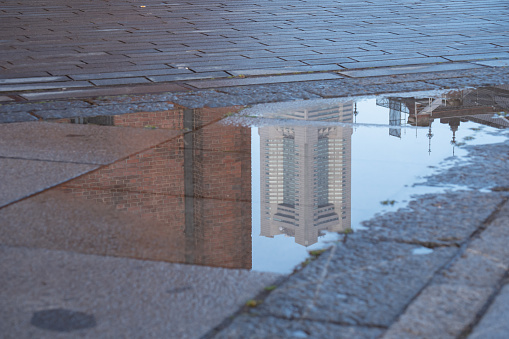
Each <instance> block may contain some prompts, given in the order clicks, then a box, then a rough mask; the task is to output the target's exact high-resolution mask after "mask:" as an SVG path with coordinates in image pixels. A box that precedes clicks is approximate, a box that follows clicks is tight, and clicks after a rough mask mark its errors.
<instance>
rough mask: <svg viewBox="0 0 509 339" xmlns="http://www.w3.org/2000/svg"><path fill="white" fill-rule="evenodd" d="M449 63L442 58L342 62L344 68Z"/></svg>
mask: <svg viewBox="0 0 509 339" xmlns="http://www.w3.org/2000/svg"><path fill="white" fill-rule="evenodd" d="M445 61H447V60H446V59H444V58H441V57H427V58H412V59H397V60H378V61H361V62H341V63H339V64H340V65H341V66H343V67H344V68H371V67H387V66H403V65H422V64H434V63H437V62H445Z"/></svg>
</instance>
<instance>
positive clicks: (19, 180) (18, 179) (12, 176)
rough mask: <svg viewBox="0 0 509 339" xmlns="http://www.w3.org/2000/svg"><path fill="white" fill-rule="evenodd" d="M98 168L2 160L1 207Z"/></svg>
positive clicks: (47, 162)
mask: <svg viewBox="0 0 509 339" xmlns="http://www.w3.org/2000/svg"><path fill="white" fill-rule="evenodd" d="M97 167H98V166H94V165H83V164H68V163H62V162H50V161H33V160H23V159H9V158H0V173H2V181H1V182H0V206H3V205H5V204H8V203H10V202H13V201H16V200H18V199H21V198H23V197H26V196H28V195H31V194H34V193H37V192H39V191H42V190H44V189H47V188H49V187H52V186H55V185H57V184H60V183H62V182H65V181H67V180H70V179H72V178H74V177H76V176H78V175H81V174H83V173H86V172H88V171H91V170H93V169H95V168H97Z"/></svg>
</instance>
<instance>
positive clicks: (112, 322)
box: [0, 246, 277, 338]
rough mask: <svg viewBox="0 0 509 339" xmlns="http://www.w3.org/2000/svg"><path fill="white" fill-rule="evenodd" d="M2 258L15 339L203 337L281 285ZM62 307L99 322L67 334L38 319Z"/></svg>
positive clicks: (48, 257)
mask: <svg viewBox="0 0 509 339" xmlns="http://www.w3.org/2000/svg"><path fill="white" fill-rule="evenodd" d="M0 255H1V257H2V260H1V262H0V284H1V286H2V289H1V291H0V300H1V303H2V307H1V308H0V318H1V319H2V335H3V336H7V337H8V338H34V337H37V338H55V337H63V336H80V337H81V336H84V337H91V338H92V337H93V338H108V337H109V338H111V337H125V338H141V337H144V338H146V337H152V338H199V337H201V336H203V335H204V334H205V333H207V332H208V331H209V330H211V329H212V328H214V327H215V326H217V325H219V324H220V323H221V322H222V321H223V319H224V318H226V317H228V316H230V315H231V314H232V313H234V312H236V311H237V310H238V308H239V307H241V306H242V305H243V304H244V303H245V302H246V300H248V299H250V298H252V297H253V296H254V295H256V294H257V293H258V292H259V291H260V290H262V289H263V287H265V286H267V285H271V284H272V283H273V282H274V280H275V279H277V276H276V275H274V274H267V273H257V272H249V271H247V270H232V269H229V270H228V269H221V268H210V267H204V266H192V265H178V264H170V263H163V262H152V261H141V260H134V259H125V258H114V257H100V256H95V255H83V254H76V253H69V252H63V251H48V250H40V249H27V248H14V247H6V246H0ZM59 309H60V310H67V312H73V314H75V315H80V314H81V315H82V317H83V316H87V315H88V317H89V318H90V317H93V319H94V320H95V323H94V322H90V321H89V322H88V325H89V326H84V328H83V329H80V330H74V331H71V332H62V331H55V330H53V331H49V330H45V329H41V328H40V327H41V325H43V324H41V322H40V321H39V322H37V321H34V318H36V316H37V315H38V314H41V313H43V312H46V313H48V312H49V311H51V310H59ZM53 312H54V311H53ZM60 312H61V313H62V311H60ZM46 319H47V318H46ZM31 320H32V323H31ZM61 320H62V319H61ZM63 320H65V319H63ZM45 322H46V324H48V323H50V324H51V322H50V321H49V320H46V321H45ZM37 325H39V326H37ZM62 325H63V326H65V327H67V328H69V327H70V325H72V324H70V323H69V322H67V323H63V324H62ZM65 327H64V328H65Z"/></svg>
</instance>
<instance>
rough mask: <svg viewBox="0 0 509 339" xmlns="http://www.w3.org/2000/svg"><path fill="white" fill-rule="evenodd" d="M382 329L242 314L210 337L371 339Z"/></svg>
mask: <svg viewBox="0 0 509 339" xmlns="http://www.w3.org/2000/svg"><path fill="white" fill-rule="evenodd" d="M382 333H383V330H381V329H378V328H370V327H359V326H341V325H336V324H332V323H323V322H317V321H309V320H299V321H295V320H293V321H292V320H287V319H281V318H275V317H251V316H247V315H242V316H240V317H238V318H236V319H235V320H234V322H233V323H232V324H231V325H230V326H228V328H227V329H226V330H225V331H222V332H220V333H219V334H218V335H216V336H215V337H214V338H218V339H219V338H221V339H223V338H224V339H226V338H231V339H236V338H252V339H276V338H307V339H321V338H330V337H334V338H338V339H350V338H356V339H375V338H378V337H379V336H380V335H381V334H382Z"/></svg>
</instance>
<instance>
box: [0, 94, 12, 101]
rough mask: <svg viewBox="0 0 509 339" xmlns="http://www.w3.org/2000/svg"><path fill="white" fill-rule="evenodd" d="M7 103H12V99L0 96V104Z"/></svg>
mask: <svg viewBox="0 0 509 339" xmlns="http://www.w3.org/2000/svg"><path fill="white" fill-rule="evenodd" d="M9 101H14V99H13V98H9V97H8V96H5V95H0V102H9Z"/></svg>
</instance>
